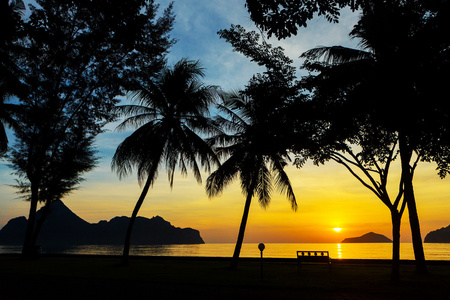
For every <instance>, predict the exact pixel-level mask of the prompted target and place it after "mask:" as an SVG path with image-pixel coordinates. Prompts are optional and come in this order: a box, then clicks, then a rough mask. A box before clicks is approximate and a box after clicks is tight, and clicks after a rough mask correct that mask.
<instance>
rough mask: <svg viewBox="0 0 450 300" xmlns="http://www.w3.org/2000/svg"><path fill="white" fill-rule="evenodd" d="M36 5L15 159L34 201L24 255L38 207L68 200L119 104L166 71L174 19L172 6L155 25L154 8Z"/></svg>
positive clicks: (24, 62)
mask: <svg viewBox="0 0 450 300" xmlns="http://www.w3.org/2000/svg"><path fill="white" fill-rule="evenodd" d="M36 3H37V6H30V9H31V15H30V17H29V19H28V20H27V22H25V23H24V34H25V36H24V38H23V39H22V41H21V42H22V44H23V47H24V51H23V53H21V54H20V55H16V56H15V62H16V65H17V66H18V68H19V69H20V70H21V72H22V74H23V77H22V79H21V80H22V82H23V84H24V85H25V86H26V91H27V93H26V94H25V95H21V96H20V102H21V106H22V110H21V114H20V115H19V116H18V117H17V122H18V130H16V138H17V143H16V144H15V146H14V149H13V150H12V151H11V155H10V157H11V163H12V166H13V168H14V169H15V171H16V174H17V175H18V176H19V184H18V187H19V188H20V190H19V191H20V192H25V193H27V194H28V195H29V199H30V200H31V207H30V218H29V228H28V229H27V237H26V242H25V243H27V241H28V245H27V247H24V249H25V248H27V251H31V248H32V245H31V242H30V241H31V239H30V238H29V236H30V235H32V234H33V228H32V227H33V225H32V223H34V215H35V211H36V205H37V202H38V201H52V200H54V199H57V198H59V197H61V196H63V195H65V194H67V193H68V192H69V191H70V190H72V189H73V188H75V187H76V186H77V184H78V183H79V182H80V181H81V180H82V178H81V176H82V174H84V173H85V172H87V171H89V170H91V169H92V168H93V167H94V165H95V162H96V156H95V151H94V149H93V143H94V140H95V137H96V136H97V135H98V134H99V133H101V132H102V131H103V126H104V125H105V124H106V123H107V122H110V121H112V120H114V119H115V116H114V114H112V113H111V111H112V108H113V107H114V105H115V104H116V103H117V102H118V100H117V98H116V97H117V96H120V95H124V93H125V91H126V90H128V89H133V88H135V87H136V86H137V85H138V84H140V82H141V81H142V77H141V76H142V75H141V74H142V72H143V71H145V72H147V74H151V73H155V72H157V71H159V70H160V69H161V67H162V66H163V65H164V63H165V54H166V53H167V50H168V48H169V47H170V46H171V45H172V44H173V40H171V39H170V37H169V32H170V30H171V28H172V24H173V19H174V16H173V14H172V10H171V6H169V7H168V8H167V9H166V10H165V11H164V12H163V13H162V14H161V16H160V17H157V9H158V6H157V5H156V4H155V3H154V2H153V1H150V0H149V1H147V0H129V1H115V0H104V1H95V2H89V1H87V2H86V1H56V0H38V1H36ZM69 168H71V169H69Z"/></svg>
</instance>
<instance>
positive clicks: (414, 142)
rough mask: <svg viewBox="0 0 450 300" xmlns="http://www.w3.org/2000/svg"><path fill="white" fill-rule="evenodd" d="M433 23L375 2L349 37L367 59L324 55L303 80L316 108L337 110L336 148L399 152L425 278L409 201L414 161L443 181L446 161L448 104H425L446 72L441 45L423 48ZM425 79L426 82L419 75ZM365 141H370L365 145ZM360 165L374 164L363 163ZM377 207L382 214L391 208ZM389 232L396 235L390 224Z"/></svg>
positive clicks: (416, 233)
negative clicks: (432, 167) (433, 166)
mask: <svg viewBox="0 0 450 300" xmlns="http://www.w3.org/2000/svg"><path fill="white" fill-rule="evenodd" d="M437 15H438V14H437ZM436 18H437V17H436ZM435 22H436V20H434V18H432V17H431V12H430V11H429V10H428V9H427V6H424V5H418V4H417V3H414V4H411V3H410V4H408V3H404V4H402V5H399V4H397V3H395V4H392V3H384V2H377V3H374V4H373V6H372V7H371V8H368V7H367V8H366V10H365V11H364V12H363V14H362V16H361V19H360V21H359V22H358V24H357V25H356V26H355V28H354V30H353V31H352V33H351V36H352V37H357V38H360V39H361V45H362V46H363V47H364V48H365V50H367V51H360V50H355V49H346V48H343V47H322V48H316V49H312V50H310V51H308V52H306V53H305V54H304V55H303V56H304V57H306V58H307V59H308V61H307V62H306V63H305V67H306V68H307V69H308V70H309V71H314V72H319V75H317V76H311V77H310V78H308V79H307V80H306V82H307V84H309V85H310V88H311V89H313V90H314V93H315V96H314V101H317V102H323V103H328V105H330V104H331V105H332V106H333V105H335V103H338V104H337V106H340V107H339V108H338V110H336V108H333V109H332V110H333V111H334V116H331V118H332V119H333V118H334V120H333V121H332V122H335V125H333V126H334V129H332V130H331V132H333V130H334V131H338V132H340V133H338V134H337V135H336V132H335V133H334V134H333V136H339V134H340V135H341V137H340V138H341V139H342V140H344V139H347V140H348V141H350V143H353V144H355V145H359V146H360V147H362V148H363V152H364V147H367V148H368V149H369V151H370V152H372V153H379V151H382V152H381V153H388V152H387V151H386V150H384V149H385V147H387V146H388V145H391V146H389V147H391V149H392V151H393V150H394V147H395V146H398V154H399V157H400V161H401V171H402V173H401V174H402V176H401V180H400V183H399V185H400V188H399V190H400V191H401V192H402V193H403V197H404V202H405V203H406V205H407V207H408V211H409V216H410V226H411V232H412V237H413V245H414V252H415V257H416V262H417V267H418V270H419V271H420V272H426V265H425V257H424V252H423V246H422V239H421V235H420V226H419V219H418V214H417V209H416V204H415V197H414V189H413V177H414V172H415V169H416V167H417V164H418V163H419V162H420V161H427V162H430V161H434V162H436V163H437V166H438V170H439V174H440V175H441V177H444V176H445V175H446V174H447V172H448V169H449V164H448V159H449V155H450V152H449V151H448V145H449V144H448V130H447V129H446V127H447V126H448V124H449V118H448V115H447V113H445V111H448V104H447V103H445V101H441V100H439V99H432V100H431V99H429V96H430V95H436V96H437V94H434V93H435V92H436V90H441V89H442V86H441V83H440V82H441V80H442V79H441V78H439V76H441V74H440V73H441V72H442V69H446V68H448V58H445V57H443V56H442V54H441V53H442V52H441V50H438V49H440V47H442V46H444V45H445V43H442V41H439V39H438V40H436V41H433V40H429V35H430V34H431V33H432V32H431V31H430V29H431V28H433V30H436V25H435ZM427 40H428V41H427ZM426 41H427V42H426ZM425 45H427V46H425ZM445 47H448V44H447V46H444V48H445ZM441 49H442V48H441ZM447 55H448V54H447ZM437 60H439V61H440V62H441V64H440V66H439V67H438V66H437V65H435V61H437ZM447 70H448V69H447ZM425 71H427V76H426V77H427V78H425V76H424V75H422V72H425ZM430 72H431V74H430ZM436 75H438V77H436ZM430 77H431V78H433V80H430ZM424 89H426V90H430V93H429V94H427V93H426V92H425V90H424ZM427 100H428V102H425V101H427ZM430 100H431V101H430ZM425 103H426V104H425ZM343 120H345V121H343ZM339 128H340V129H339ZM349 128H353V132H355V130H356V132H357V133H358V134H360V132H362V133H364V136H365V140H363V141H361V139H360V138H359V137H358V138H356V139H355V136H354V135H352V134H354V133H352V129H349ZM368 129H369V131H368ZM346 132H347V133H349V135H348V136H345V133H346ZM371 136H374V137H375V139H371V140H368V139H367V137H371ZM377 136H378V137H377ZM377 139H378V141H377ZM374 141H375V143H374ZM367 142H368V143H367ZM341 150H343V151H344V152H345V151H346V149H345V148H341ZM365 152H367V151H365ZM370 152H369V153H370ZM377 156H378V158H377V160H378V161H381V162H386V157H385V156H379V155H378V154H377ZM361 158H362V159H363V160H364V159H367V158H369V159H372V158H371V156H369V157H367V156H365V155H362V156H361ZM377 160H375V161H377ZM369 162H370V160H369ZM373 163H374V162H372V164H373ZM372 166H373V165H371V167H372ZM383 171H384V172H385V171H386V170H383ZM381 182H383V181H381ZM377 185H379V183H378V182H373V186H374V187H375V186H377ZM374 192H375V191H374ZM399 195H400V193H399ZM377 196H378V197H380V196H379V195H377ZM380 199H382V198H381V197H380ZM397 199H398V196H397ZM382 201H383V199H382ZM383 202H384V203H385V204H386V205H388V206H389V205H390V203H391V202H390V201H389V202H385V201H383ZM395 203H397V200H396V201H395ZM391 213H392V210H391ZM393 221H394V218H393ZM393 227H394V228H395V227H396V226H395V224H394V222H393ZM395 239H396V238H395V235H394V241H395ZM394 246H395V245H394ZM395 252H396V251H394V253H395Z"/></svg>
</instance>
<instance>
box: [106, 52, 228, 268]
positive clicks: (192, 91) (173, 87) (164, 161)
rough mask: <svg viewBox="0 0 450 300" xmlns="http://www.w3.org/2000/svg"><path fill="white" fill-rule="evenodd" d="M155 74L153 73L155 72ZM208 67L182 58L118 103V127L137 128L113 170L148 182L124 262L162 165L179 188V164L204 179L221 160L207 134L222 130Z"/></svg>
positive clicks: (117, 154)
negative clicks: (213, 109)
mask: <svg viewBox="0 0 450 300" xmlns="http://www.w3.org/2000/svg"><path fill="white" fill-rule="evenodd" d="M149 76H151V74H149ZM202 77H204V72H203V68H202V67H201V65H200V63H199V62H198V61H190V60H187V59H182V60H180V61H179V62H177V63H176V64H175V65H174V66H173V67H165V68H163V70H162V71H161V72H159V73H158V75H157V76H156V78H155V80H151V78H150V77H149V81H148V82H145V83H144V84H143V85H141V87H140V89H138V90H135V91H131V92H130V96H131V101H132V102H134V104H132V105H123V106H118V107H116V111H117V112H118V113H119V115H120V116H123V117H125V120H123V122H122V123H121V124H120V125H119V126H118V129H125V128H128V127H132V128H136V130H135V131H134V132H133V133H132V134H131V135H130V136H128V137H127V138H126V139H125V140H124V141H123V142H122V143H121V144H120V145H119V146H118V147H117V150H116V152H115V154H114V156H113V159H112V169H113V170H115V171H116V172H117V173H118V174H119V176H120V177H122V176H127V175H129V174H130V173H131V172H132V171H133V170H136V171H137V177H138V181H139V182H140V183H144V182H145V184H144V186H143V189H142V192H141V195H140V197H139V199H138V200H137V202H136V205H135V207H134V210H133V213H132V215H131V218H130V223H129V225H128V229H127V233H126V237H125V243H124V251H123V263H124V264H127V263H128V256H129V250H130V243H131V234H132V230H133V226H134V221H135V220H136V217H137V214H138V212H139V209H140V207H141V205H142V203H143V202H144V199H145V197H146V196H147V193H148V190H149V188H150V187H151V186H152V185H153V183H154V182H155V180H156V179H157V177H158V168H159V166H160V165H162V166H164V167H165V169H166V170H167V175H168V179H169V184H170V187H171V188H172V187H173V183H174V174H175V171H176V170H177V168H179V169H180V171H181V174H183V175H186V174H187V171H188V169H191V170H192V172H193V173H194V177H195V179H196V180H197V182H199V183H201V169H200V166H202V167H204V168H205V170H206V171H207V172H210V170H211V166H213V165H218V164H219V160H218V158H217V156H216V154H215V153H214V152H213V150H212V149H211V147H210V145H209V144H208V143H207V142H206V141H205V140H204V139H203V136H208V135H210V134H214V133H217V132H218V131H219V128H218V127H217V126H216V124H215V123H214V122H213V121H212V120H211V119H210V118H209V106H210V105H212V104H214V103H215V101H216V97H217V94H218V88H217V87H215V86H206V85H204V84H203V83H202V81H201V78H202Z"/></svg>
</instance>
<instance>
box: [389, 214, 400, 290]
mask: <svg viewBox="0 0 450 300" xmlns="http://www.w3.org/2000/svg"><path fill="white" fill-rule="evenodd" d="M391 219H392V273H391V280H392V281H393V282H399V281H400V224H401V216H400V214H399V212H398V211H397V210H396V209H392V210H391Z"/></svg>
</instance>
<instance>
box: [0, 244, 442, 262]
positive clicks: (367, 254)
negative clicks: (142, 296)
mask: <svg viewBox="0 0 450 300" xmlns="http://www.w3.org/2000/svg"><path fill="white" fill-rule="evenodd" d="M234 246H235V244H233V243H218V244H199V245H140V246H132V247H131V249H130V255H136V256H180V257H186V256H187V257H190V256H194V257H231V256H232V255H233V251H234ZM423 246H424V252H425V259H427V260H448V261H450V243H449V244H435V243H424V244H423ZM122 249H123V246H121V245H82V246H71V247H42V250H41V253H48V254H70V255H121V254H122ZM297 251H328V252H329V254H330V257H331V258H332V259H392V244H390V243H341V244H336V243H315V244H314V243H287V244H283V243H267V244H265V249H264V251H263V256H264V257H267V258H296V255H297ZM20 252H21V247H19V246H1V245H0V254H16V253H20ZM260 255H261V252H260V250H259V248H258V244H257V243H244V244H243V245H242V249H241V254H240V257H260ZM400 259H404V260H414V252H413V247H412V244H411V243H401V245H400Z"/></svg>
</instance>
